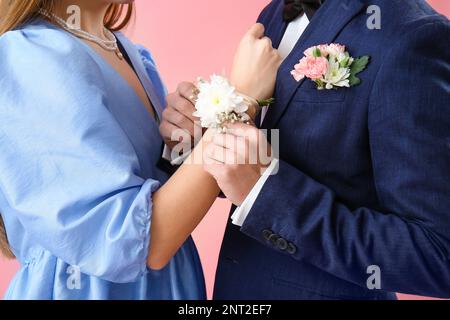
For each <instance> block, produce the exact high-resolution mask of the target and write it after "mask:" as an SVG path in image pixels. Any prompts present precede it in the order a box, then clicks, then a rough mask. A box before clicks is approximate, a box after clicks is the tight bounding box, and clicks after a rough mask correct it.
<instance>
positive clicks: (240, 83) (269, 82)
mask: <svg viewBox="0 0 450 320" xmlns="http://www.w3.org/2000/svg"><path fill="white" fill-rule="evenodd" d="M281 62H282V59H281V57H280V55H279V54H278V51H277V50H275V49H274V48H273V47H272V41H271V40H270V39H269V38H267V37H264V26H263V25H262V24H260V23H257V24H255V25H254V26H252V27H251V28H250V30H249V31H248V32H247V33H246V34H245V35H244V37H243V38H242V40H241V43H240V45H239V48H238V49H237V52H236V55H235V58H234V63H233V68H232V71H231V76H230V82H231V83H232V84H233V85H234V86H235V87H236V89H237V90H238V91H239V92H241V93H243V94H245V95H248V96H249V97H252V98H254V99H256V100H264V99H269V98H272V96H273V92H274V89H275V81H276V76H277V72H278V68H279V67H280V65H281Z"/></svg>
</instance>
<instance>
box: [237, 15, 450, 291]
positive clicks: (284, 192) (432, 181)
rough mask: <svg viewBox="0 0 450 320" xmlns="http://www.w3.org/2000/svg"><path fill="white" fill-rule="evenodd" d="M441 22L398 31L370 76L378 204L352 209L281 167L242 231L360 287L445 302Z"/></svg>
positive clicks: (446, 186)
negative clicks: (375, 285) (373, 276)
mask: <svg viewBox="0 0 450 320" xmlns="http://www.w3.org/2000/svg"><path fill="white" fill-rule="evenodd" d="M448 38H449V25H448V22H447V21H446V22H435V23H428V24H426V25H422V26H421V27H419V28H417V29H416V30H415V31H412V32H410V33H409V34H408V35H405V36H404V38H403V40H402V41H401V42H400V43H398V44H397V45H396V46H395V47H394V48H392V51H391V53H390V54H389V55H387V57H386V60H385V61H384V64H383V65H382V67H381V68H380V70H379V73H378V76H377V79H376V81H375V84H374V87H373V92H372V94H371V102H370V107H369V126H368V132H369V139H370V146H371V155H372V164H373V174H374V180H375V184H376V191H377V195H378V198H379V206H378V208H369V207H360V208H352V207H349V206H348V205H346V203H344V202H341V199H338V198H337V197H336V195H335V193H334V192H333V190H331V189H330V188H328V187H327V186H325V185H322V184H320V183H318V182H316V181H315V180H313V179H312V178H310V177H309V176H308V175H307V174H305V173H304V172H302V171H301V168H295V167H293V166H291V165H290V164H288V163H286V162H284V161H280V167H279V173H278V174H277V175H275V176H272V177H270V178H269V179H268V181H267V182H266V184H265V186H264V188H263V190H262V192H261V193H260V195H259V197H258V199H257V201H256V203H255V205H254V206H253V208H252V210H251V212H250V214H249V216H248V217H247V219H246V221H245V223H244V225H243V228H242V232H244V233H245V234H247V235H249V236H251V237H253V238H255V239H257V240H259V241H261V242H262V243H264V244H265V245H267V246H269V247H272V248H273V249H274V250H279V251H282V252H284V253H286V254H289V255H291V256H292V257H293V258H294V259H298V260H302V261H304V262H308V263H310V264H312V265H314V266H316V267H318V268H320V269H322V270H324V271H327V272H329V273H331V274H333V275H335V276H337V277H340V278H342V279H344V280H347V281H350V282H352V283H355V284H357V285H360V286H363V287H366V286H367V279H368V277H369V275H368V267H370V266H374V265H375V266H378V267H379V268H380V271H381V286H382V288H381V289H382V290H385V291H390V292H402V293H410V294H419V295H427V296H436V297H450V259H449V258H450V255H449V250H450V109H449V101H450V85H449V79H450V67H449V62H450V45H449V43H448V42H446V41H443V40H442V39H448Z"/></svg>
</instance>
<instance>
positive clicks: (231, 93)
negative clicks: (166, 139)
mask: <svg viewBox="0 0 450 320" xmlns="http://www.w3.org/2000/svg"><path fill="white" fill-rule="evenodd" d="M198 90H199V94H198V97H197V102H196V104H195V108H196V111H195V113H194V116H196V117H198V118H200V121H201V125H202V127H204V128H211V127H217V126H218V125H220V123H219V122H220V121H219V116H220V115H224V114H226V115H228V114H230V113H232V112H235V113H236V114H243V113H245V112H246V111H247V110H248V106H247V105H246V104H245V101H244V98H243V97H242V96H240V95H239V94H238V93H237V92H236V89H235V88H234V87H233V86H232V85H231V84H230V83H229V82H228V80H227V79H226V78H224V77H221V76H217V75H213V76H211V81H210V82H207V81H199V84H198Z"/></svg>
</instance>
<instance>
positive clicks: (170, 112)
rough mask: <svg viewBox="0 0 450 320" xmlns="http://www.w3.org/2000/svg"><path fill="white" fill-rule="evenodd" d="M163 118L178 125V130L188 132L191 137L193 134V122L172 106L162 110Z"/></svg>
mask: <svg viewBox="0 0 450 320" xmlns="http://www.w3.org/2000/svg"><path fill="white" fill-rule="evenodd" d="M164 119H165V120H166V121H167V122H170V123H171V124H173V125H175V126H176V127H178V129H179V130H184V131H186V132H188V133H189V134H190V135H191V136H192V137H193V136H194V134H195V124H194V123H193V122H192V120H191V119H190V118H188V117H186V116H185V115H184V114H182V113H181V112H179V111H178V110H175V109H173V108H167V109H165V110H164Z"/></svg>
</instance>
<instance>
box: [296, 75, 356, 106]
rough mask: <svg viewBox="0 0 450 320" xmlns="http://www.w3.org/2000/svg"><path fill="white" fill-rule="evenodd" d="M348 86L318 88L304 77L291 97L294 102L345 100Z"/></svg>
mask: <svg viewBox="0 0 450 320" xmlns="http://www.w3.org/2000/svg"><path fill="white" fill-rule="evenodd" d="M348 89H349V88H339V89H331V90H327V89H322V90H319V89H317V87H316V84H315V83H314V82H313V81H311V80H309V79H306V80H305V82H304V83H303V84H302V85H301V86H300V87H299V88H298V89H297V91H296V92H295V95H294V97H293V100H292V101H294V102H308V103H335V102H342V101H344V100H345V96H346V94H347V91H348Z"/></svg>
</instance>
